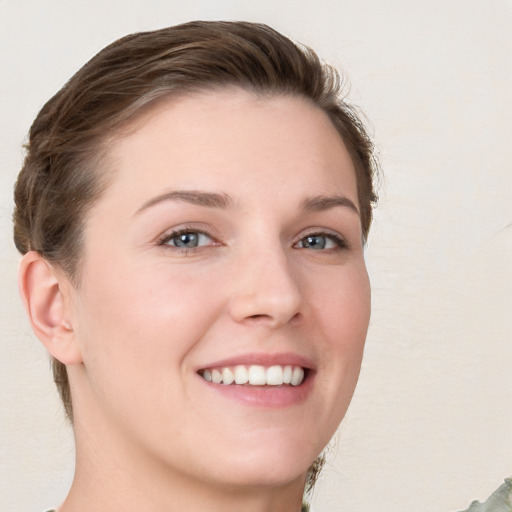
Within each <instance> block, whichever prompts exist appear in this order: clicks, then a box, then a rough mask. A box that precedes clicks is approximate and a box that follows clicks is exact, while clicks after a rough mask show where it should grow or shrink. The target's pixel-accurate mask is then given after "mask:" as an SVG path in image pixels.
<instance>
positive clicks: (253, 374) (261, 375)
mask: <svg viewBox="0 0 512 512" xmlns="http://www.w3.org/2000/svg"><path fill="white" fill-rule="evenodd" d="M266 383H267V374H266V372H265V368H263V366H258V365H252V366H249V384H252V385H253V386H264V385H265V384H266Z"/></svg>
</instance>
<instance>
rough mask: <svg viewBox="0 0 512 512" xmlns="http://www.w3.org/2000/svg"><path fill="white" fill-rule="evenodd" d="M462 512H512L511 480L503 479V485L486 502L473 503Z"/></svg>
mask: <svg viewBox="0 0 512 512" xmlns="http://www.w3.org/2000/svg"><path fill="white" fill-rule="evenodd" d="M464 512H512V478H505V483H504V484H503V485H502V486H501V487H500V488H499V489H498V490H497V491H496V492H495V493H494V494H492V495H491V496H490V497H489V499H488V500H487V501H486V502H484V503H480V502H479V501H473V503H471V505H470V507H469V508H468V509H467V510H465V511H464Z"/></svg>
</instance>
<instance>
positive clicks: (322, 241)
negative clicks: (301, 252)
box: [297, 235, 342, 251]
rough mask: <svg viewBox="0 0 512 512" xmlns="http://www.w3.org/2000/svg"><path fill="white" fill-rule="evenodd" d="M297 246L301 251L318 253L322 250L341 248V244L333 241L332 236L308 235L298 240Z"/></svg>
mask: <svg viewBox="0 0 512 512" xmlns="http://www.w3.org/2000/svg"><path fill="white" fill-rule="evenodd" d="M297 245H298V247H300V248H302V249H313V250H316V251H320V250H323V249H333V248H335V247H341V245H342V244H341V243H340V242H338V241H337V240H336V239H335V237H334V235H330V236H329V235H308V236H305V237H304V238H303V239H302V240H300V242H299V243H298V244H297Z"/></svg>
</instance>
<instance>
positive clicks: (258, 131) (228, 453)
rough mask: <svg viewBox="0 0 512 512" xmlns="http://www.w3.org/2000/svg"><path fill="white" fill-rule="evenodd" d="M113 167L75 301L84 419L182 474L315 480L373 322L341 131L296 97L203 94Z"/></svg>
mask: <svg viewBox="0 0 512 512" xmlns="http://www.w3.org/2000/svg"><path fill="white" fill-rule="evenodd" d="M107 161H108V162H109V166H110V167H111V169H110V170H109V172H111V173H112V183H111V185H110V186H109V188H108V189H107V190H106V192H105V193H104V195H103V196H102V198H101V199H100V200H99V201H98V202H97V203H96V204H95V206H94V207H93V208H92V210H91V211H90V213H89V214H88V217H87V218H86V226H85V232H84V255H83V261H82V267H83V268H82V281H81V286H80V287H79V288H78V289H77V290H75V291H74V292H73V296H72V300H71V302H70V303H71V308H72V309H71V318H72V327H73V330H74V335H75V339H76V342H77V343H78V344H79V346H80V350H81V354H82V359H83V365H78V366H74V367H71V368H70V378H71V382H72V385H73V388H72V389H73V392H74V395H73V400H74V403H75V415H76V422H77V424H79V425H86V427H85V428H87V425H92V428H91V430H92V431H94V428H96V427H97V428H98V430H100V429H103V432H109V433H110V434H112V438H115V439H116V440H119V443H120V445H124V446H130V450H133V453H137V454H138V455H137V457H139V458H140V459H141V460H142V459H144V460H145V461H146V462H148V461H158V463H159V464H161V463H163V464H164V467H165V468H166V470H167V471H169V472H171V473H175V474H180V475H181V476H182V477H183V476H184V475H185V476H187V477H190V478H199V479H201V480H203V481H205V482H207V481H210V482H214V483H218V482H224V483H226V482H229V483H231V484H243V485H247V484H251V485H253V484H256V485H259V484H269V483H270V484H277V483H284V482H290V481H292V480H293V479H298V478H303V475H304V473H305V472H306V470H307V468H308V466H309V464H310V463H311V462H312V461H313V459H314V458H315V457H316V456H317V454H318V453H319V452H320V451H321V450H322V448H323V447H324V446H325V444H326V443H327V442H328V441H329V439H330V437H331V436H332V434H333V433H334V431H335V429H336V428H337V426H338V424H339V422H340V421H341V419H342V418H343V416H344V414H345V411H346V409H347V406H348V404H349V401H350V399H351V396H352V393H353V390H354V386H355V384H356V380H357V377H358V373H359V368H360V362H361V356H362V352H363V345H364V340H365V336H366V329H367V325H368V320H369V314H370V289H369V283H368V277H367V272H366V268H365V262H364V258H363V250H362V241H361V225H360V221H359V216H358V212H357V210H358V208H359V205H358V199H357V189H356V178H355V173H354V167H353V165H352V162H351V159H350V157H349V155H348V153H347V150H346V148H345V146H344V144H343V142H342V141H341V139H340V137H339V135H338V133H337V132H336V130H335V129H334V127H333V126H332V124H331V123H330V121H329V120H328V118H327V117H326V115H325V114H324V113H323V112H321V111H320V110H319V109H317V108H316V107H313V106H312V105H310V104H309V103H307V102H306V101H305V100H303V99H300V98H294V97H285V96H280V97H269V98H257V97H255V96H254V95H252V94H249V93H247V92H243V91H240V90H226V91H224V92H207V93H201V94H195V95H191V96H189V97H185V98H181V99H179V100H175V101H169V102H166V103H162V104H160V105H158V106H157V107H156V108H155V109H153V110H152V111H151V112H150V113H148V114H145V115H144V117H143V118H142V119H140V120H139V121H138V122H137V126H136V127H135V129H134V130H133V131H131V132H130V133H128V134H125V135H124V136H123V137H121V138H120V139H118V140H116V141H115V142H114V143H113V144H112V146H111V149H110V150H109V155H108V158H107ZM302 373H304V377H303V378H302ZM220 377H222V378H223V380H222V382H219V378H220ZM247 378H249V382H246V379H247ZM212 379H213V382H212V381H211V380H212ZM233 379H235V382H233V383H230V382H231V381H232V380H233ZM290 379H291V380H292V382H291V383H290ZM237 382H239V383H238V384H237ZM110 434H109V435H110ZM116 442H117V441H116ZM123 443H124V444H123ZM124 456H126V454H124ZM148 463H149V462H148Z"/></svg>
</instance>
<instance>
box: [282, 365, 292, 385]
mask: <svg viewBox="0 0 512 512" xmlns="http://www.w3.org/2000/svg"><path fill="white" fill-rule="evenodd" d="M292 375H293V368H292V367H291V366H290V365H286V366H285V367H284V369H283V382H284V383H285V384H290V382H291V381H292Z"/></svg>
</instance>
